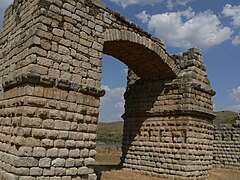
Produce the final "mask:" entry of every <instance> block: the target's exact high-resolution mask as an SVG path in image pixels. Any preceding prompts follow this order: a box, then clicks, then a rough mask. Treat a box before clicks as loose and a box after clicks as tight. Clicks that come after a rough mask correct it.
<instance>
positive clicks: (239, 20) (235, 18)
mask: <svg viewBox="0 0 240 180" xmlns="http://www.w3.org/2000/svg"><path fill="white" fill-rule="evenodd" d="M222 13H223V15H224V16H227V17H231V19H232V24H233V25H234V26H237V27H240V5H239V6H232V5H231V4H226V5H225V7H224V8H223V11H222Z"/></svg>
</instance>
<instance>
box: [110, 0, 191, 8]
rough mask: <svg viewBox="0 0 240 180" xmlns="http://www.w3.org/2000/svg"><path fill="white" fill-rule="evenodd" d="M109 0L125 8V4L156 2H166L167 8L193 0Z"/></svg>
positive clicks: (183, 4) (151, 3)
mask: <svg viewBox="0 0 240 180" xmlns="http://www.w3.org/2000/svg"><path fill="white" fill-rule="evenodd" d="M110 1H111V2H114V3H116V4H118V5H120V6H122V7H123V8H126V7H127V6H130V5H136V4H139V5H142V6H144V5H147V4H150V5H154V4H157V3H166V6H167V8H169V9H173V8H174V7H175V6H185V5H187V4H188V3H189V2H190V1H193V0H167V1H163V0H110Z"/></svg>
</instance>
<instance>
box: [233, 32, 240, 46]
mask: <svg viewBox="0 0 240 180" xmlns="http://www.w3.org/2000/svg"><path fill="white" fill-rule="evenodd" d="M232 44H233V45H234V46H237V45H240V33H239V35H238V36H235V37H234V39H233V40H232Z"/></svg>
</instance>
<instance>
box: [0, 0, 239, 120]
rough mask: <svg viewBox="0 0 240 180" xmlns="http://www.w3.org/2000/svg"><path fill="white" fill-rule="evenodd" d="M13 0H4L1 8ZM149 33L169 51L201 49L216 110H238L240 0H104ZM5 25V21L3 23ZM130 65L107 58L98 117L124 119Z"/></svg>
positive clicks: (104, 62) (1, 11) (0, 15)
mask: <svg viewBox="0 0 240 180" xmlns="http://www.w3.org/2000/svg"><path fill="white" fill-rule="evenodd" d="M11 1H12V0H2V1H1V4H0V18H1V19H2V14H3V9H5V8H6V7H7V5H8V4H10V3H11ZM103 2H104V3H105V4H106V5H107V7H109V8H110V9H112V10H113V11H117V12H119V13H120V14H122V15H124V16H125V17H127V18H128V19H129V20H131V21H132V22H134V23H135V24H137V25H139V26H140V27H141V28H143V29H144V30H145V31H148V32H150V33H151V34H152V35H154V36H156V37H158V38H160V39H162V40H164V42H165V46H166V48H167V50H168V52H170V53H174V54H180V53H181V52H184V51H186V50H187V49H188V48H190V47H199V48H201V49H202V52H203V58H204V62H205V64H206V65H207V72H208V76H209V79H210V81H211V85H212V88H213V89H214V90H215V91H216V92H217V94H216V95H215V96H214V97H213V101H214V108H215V110H216V111H221V110H233V111H237V112H238V111H240V1H239V0H210V1H209V0H103ZM0 27H1V23H0ZM126 68H127V67H126V66H125V65H124V64H123V63H121V62H120V61H118V60H116V59H114V58H112V57H110V56H104V57H103V75H102V84H103V88H104V89H105V90H106V95H105V96H104V97H103V98H102V99H101V108H100V121H116V120H120V119H121V118H120V116H121V114H122V113H123V112H124V108H123V106H124V99H123V93H124V91H125V87H126Z"/></svg>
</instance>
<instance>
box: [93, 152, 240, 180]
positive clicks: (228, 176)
mask: <svg viewBox="0 0 240 180" xmlns="http://www.w3.org/2000/svg"><path fill="white" fill-rule="evenodd" d="M97 152H98V154H97V156H96V157H95V158H96V165H95V166H94V169H95V171H96V173H97V175H98V178H99V180H164V179H160V178H158V177H151V176H146V175H143V174H141V173H137V172H133V171H130V170H121V169H120V168H119V166H118V164H119V163H120V157H121V152H120V151H117V150H108V149H99V148H97ZM208 180H240V170H235V169H222V168H214V169H213V170H211V171H210V176H209V178H208Z"/></svg>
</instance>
